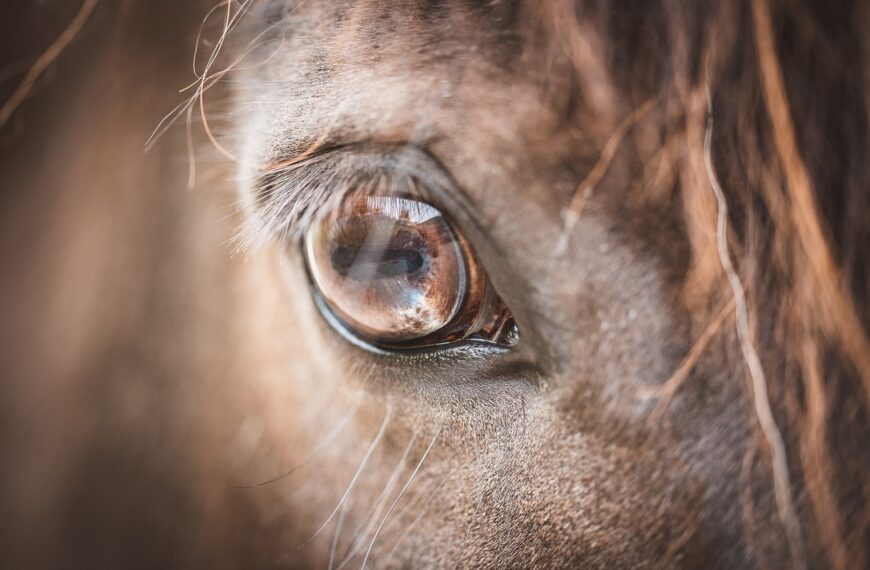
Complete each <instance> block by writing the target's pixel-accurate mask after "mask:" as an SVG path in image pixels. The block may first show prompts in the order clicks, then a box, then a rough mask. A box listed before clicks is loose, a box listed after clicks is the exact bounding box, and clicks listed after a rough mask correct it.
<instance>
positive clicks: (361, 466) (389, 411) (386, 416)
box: [297, 405, 393, 550]
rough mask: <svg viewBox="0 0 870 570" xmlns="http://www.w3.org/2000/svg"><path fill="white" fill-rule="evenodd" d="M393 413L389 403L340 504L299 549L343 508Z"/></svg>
mask: <svg viewBox="0 0 870 570" xmlns="http://www.w3.org/2000/svg"><path fill="white" fill-rule="evenodd" d="M392 413H393V407H392V406H390V405H387V412H386V414H384V421H383V422H382V423H381V427H380V429H378V433H377V435H375V438H374V439H373V440H372V442H371V444H370V445H369V448H368V449H367V450H366V454H365V455H364V456H363V458H362V461H361V462H360V464H359V467H357V470H356V472H355V473H354V474H353V478H351V480H350V483H348V485H347V489H346V490H345V492H344V495H342V496H341V500H339V501H338V504H337V505H336V506H335V509H333V510H332V513H331V514H330V515H329V517H328V518H327V519H326V520H325V521H324V522H323V524H322V525H320V528H318V529H317V531H316V532H315V533H314V534H312V535H311V536H310V537H308V539H307V540H306V541H305V542H303V543H302V544H300V545H299V547H298V548H297V550H300V549H302V548H303V547H304V546H305V545H306V544H308V543H309V542H311V541H312V540H313V539H314V538H315V537H316V536H317V535H319V534H320V533H321V532H323V529H325V528H326V526H327V525H328V524H329V523H330V521H332V519H333V518H334V517H335V515H336V513H338V511H339V509H341V506H342V505H343V504H344V502H345V501H346V500H347V497H348V496H349V495H350V492H351V491H352V490H353V487H354V485H356V482H357V480H358V479H359V476H360V474H361V473H362V472H363V469H365V466H366V464H367V463H368V462H369V459H370V458H371V456H372V453H374V451H375V448H376V447H377V446H378V444H379V443H380V441H381V438H382V437H383V436H384V432H386V431H387V425H388V424H389V423H390V416H391V415H392Z"/></svg>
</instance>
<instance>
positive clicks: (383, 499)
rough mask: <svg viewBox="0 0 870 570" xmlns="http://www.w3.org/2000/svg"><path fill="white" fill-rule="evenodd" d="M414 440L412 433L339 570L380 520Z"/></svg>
mask: <svg viewBox="0 0 870 570" xmlns="http://www.w3.org/2000/svg"><path fill="white" fill-rule="evenodd" d="M416 439H417V432H416V431H414V432H413V433H412V434H411V438H410V440H409V441H408V445H406V446H405V450H404V451H403V452H402V456H401V458H400V459H399V461H398V463H396V467H395V468H394V469H393V472H392V473H391V474H390V476H389V478H388V479H387V482H386V484H385V485H384V488H383V490H382V491H381V493H380V495H378V498H377V499H375V501H374V503H373V506H372V508H371V510H370V511H369V514H368V515H367V516H366V517H365V519H364V521H367V522H363V523H361V524H360V525H359V526H358V527H357V529H356V530H355V531H354V533H353V538H352V539H351V546H350V547H348V550H347V552H346V553H345V555H344V557H343V558H342V561H341V564H339V566H338V568H339V570H341V568H343V567H344V566H345V565H346V564H348V563H349V562H350V559H351V558H352V557H353V555H354V554H356V552H357V551H358V550H359V549H360V547H362V545H363V544H364V543H365V539H366V536H368V534H369V532H370V531H371V529H372V528H373V527H374V525H375V521H377V520H378V518H380V516H381V512H382V511H383V509H384V506H385V505H386V504H387V496H388V495H389V494H390V492H391V491H392V490H393V487H395V486H396V482H397V481H398V480H399V475H401V474H402V471H403V470H404V468H405V461H407V459H408V454H409V453H411V448H413V446H414V442H415V441H416Z"/></svg>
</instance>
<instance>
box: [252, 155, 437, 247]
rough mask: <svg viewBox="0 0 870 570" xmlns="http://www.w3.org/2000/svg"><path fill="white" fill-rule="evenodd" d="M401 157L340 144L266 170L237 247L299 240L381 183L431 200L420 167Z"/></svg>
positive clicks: (258, 178) (397, 191)
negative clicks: (413, 167) (333, 212)
mask: <svg viewBox="0 0 870 570" xmlns="http://www.w3.org/2000/svg"><path fill="white" fill-rule="evenodd" d="M399 162H401V161H397V160H394V159H393V160H391V159H390V157H389V156H388V155H387V154H385V153H383V152H365V151H348V150H347V149H345V148H344V147H338V148H332V149H329V150H325V151H323V152H321V153H319V154H316V155H314V156H311V157H309V158H306V159H304V160H301V161H298V162H292V163H288V162H287V161H285V162H283V163H279V164H278V165H276V166H274V167H272V168H269V169H267V170H264V171H262V172H260V173H259V174H258V175H257V176H256V182H255V187H254V190H253V208H252V210H253V211H252V212H251V215H250V216H248V219H247V221H246V224H245V227H244V228H243V229H242V232H241V233H240V235H239V236H237V239H236V243H237V245H238V247H237V249H238V250H242V251H246V250H249V249H254V248H256V247H257V246H259V245H262V244H264V243H267V242H271V241H273V240H277V241H279V242H283V243H294V242H298V241H299V240H300V239H301V238H302V236H303V234H304V232H305V230H306V228H308V227H309V226H310V225H311V224H312V223H313V222H314V221H315V220H317V219H318V218H319V217H321V216H322V215H323V214H324V213H325V212H328V211H330V210H332V209H335V208H336V207H337V206H338V204H340V203H341V201H342V200H344V199H346V198H348V197H349V196H350V195H351V194H353V193H360V194H366V193H370V192H372V191H374V190H376V189H377V190H385V191H387V192H389V193H391V194H395V195H399V194H401V195H406V196H409V197H413V198H420V199H424V200H429V199H430V197H429V196H428V192H426V191H425V190H424V188H425V187H424V185H422V184H420V183H419V182H418V177H417V176H416V175H415V172H414V171H413V170H411V169H408V168H397V166H400V165H399V164H398V163H399ZM403 166H408V165H407V164H404V165H403Z"/></svg>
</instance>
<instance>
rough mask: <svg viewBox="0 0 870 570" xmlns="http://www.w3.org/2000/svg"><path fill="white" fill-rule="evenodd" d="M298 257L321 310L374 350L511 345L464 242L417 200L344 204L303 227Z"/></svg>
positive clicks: (508, 324)
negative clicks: (485, 343) (301, 255)
mask: <svg viewBox="0 0 870 570" xmlns="http://www.w3.org/2000/svg"><path fill="white" fill-rule="evenodd" d="M305 257H306V261H307V263H308V268H309V272H310V274H311V278H312V280H313V282H314V285H315V286H316V289H317V291H318V293H319V295H320V296H321V298H322V299H323V301H324V303H325V305H326V306H327V307H328V309H329V310H330V311H331V312H332V313H333V314H334V315H335V316H336V317H338V320H339V321H341V323H342V324H343V325H344V326H345V327H346V328H347V329H349V330H350V331H351V332H352V333H353V334H355V335H356V336H358V337H359V338H361V339H363V340H365V341H367V342H369V343H371V344H374V345H376V346H379V347H384V348H391V349H402V348H418V347H424V346H433V345H440V344H445V343H450V342H454V341H459V340H466V339H467V340H482V341H488V342H492V343H496V344H503V345H509V344H512V343H513V342H514V341H515V339H516V330H515V326H514V324H513V318H512V317H511V314H510V311H509V310H508V309H507V307H506V306H505V305H504V303H502V301H501V299H500V298H499V297H498V295H497V294H496V293H495V291H494V290H493V289H492V286H491V285H490V283H489V280H488V278H487V276H486V273H485V272H484V271H483V268H482V267H480V264H479V263H478V261H477V258H476V256H475V255H474V252H473V251H472V249H471V246H470V245H469V243H468V241H467V240H466V239H465V238H463V237H462V235H461V234H460V233H459V232H458V231H457V230H456V228H454V227H453V226H451V224H450V223H449V222H448V221H447V220H446V219H445V218H444V216H442V214H441V212H440V211H438V210H437V209H436V208H434V207H433V206H431V205H429V204H426V203H425V202H420V201H418V200H414V199H411V198H403V197H384V196H356V197H351V198H349V199H347V200H345V201H344V203H343V204H342V205H341V206H340V207H339V208H338V209H337V211H335V212H332V213H330V214H329V215H327V216H325V217H324V218H323V219H321V220H320V221H319V222H317V223H315V224H313V226H312V227H311V228H310V229H309V230H308V232H307V234H306V237H305Z"/></svg>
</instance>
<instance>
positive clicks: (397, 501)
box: [360, 427, 441, 570]
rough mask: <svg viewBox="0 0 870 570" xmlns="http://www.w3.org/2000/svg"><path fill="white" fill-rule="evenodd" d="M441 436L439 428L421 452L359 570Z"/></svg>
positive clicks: (374, 537) (362, 567)
mask: <svg viewBox="0 0 870 570" xmlns="http://www.w3.org/2000/svg"><path fill="white" fill-rule="evenodd" d="M439 435H441V428H440V427H439V428H438V431H436V432H435V435H434V436H433V437H432V441H430V442H429V446H428V447H426V451H424V452H423V457H421V458H420V461H419V462H418V463H417V467H415V468H414V472H413V473H411V477H409V478H408V481H407V482H406V483H405V486H404V487H402V490H401V491H399V494H398V496H396V499H395V500H394V501H393V504H392V505H390V508H389V510H388V511H387V514H386V516H384V519H383V520H382V521H381V524H380V525H378V529H377V530H376V531H375V535H374V536H373V537H372V541H371V542H370V543H369V548H368V550H367V551H366V555H365V556H364V557H363V561H362V564H361V565H360V570H364V569H365V567H366V562H368V559H369V555H370V554H371V553H372V548H374V546H375V542H376V541H377V540H378V535H379V534H380V532H381V529H382V528H384V523H386V522H387V519H388V518H390V514H391V513H392V512H393V509H394V508H396V505H397V504H398V503H399V501H400V500H401V499H402V497H403V496H404V495H405V491H407V490H408V487H409V486H410V485H411V483H412V482H413V481H414V478H415V477H416V476H417V473H418V472H419V471H420V467H422V465H423V462H424V461H426V457H427V456H428V455H429V452H430V451H431V450H432V447H433V446H434V445H435V442H436V441H437V440H438V436H439Z"/></svg>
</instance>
